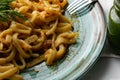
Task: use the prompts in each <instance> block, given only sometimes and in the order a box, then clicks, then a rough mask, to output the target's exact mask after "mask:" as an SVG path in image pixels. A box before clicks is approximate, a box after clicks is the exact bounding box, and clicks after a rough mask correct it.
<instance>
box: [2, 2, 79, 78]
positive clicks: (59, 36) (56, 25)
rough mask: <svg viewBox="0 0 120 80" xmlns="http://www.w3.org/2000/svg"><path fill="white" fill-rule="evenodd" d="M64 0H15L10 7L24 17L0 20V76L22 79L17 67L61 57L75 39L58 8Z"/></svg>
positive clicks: (51, 61)
mask: <svg viewBox="0 0 120 80" xmlns="http://www.w3.org/2000/svg"><path fill="white" fill-rule="evenodd" d="M66 4H67V0H15V1H13V2H12V3H11V7H12V8H13V9H14V10H16V11H18V12H20V13H22V14H23V15H24V16H25V17H26V18H27V19H28V20H26V21H24V20H21V19H20V18H18V17H15V20H14V21H13V20H10V21H8V22H7V23H6V22H0V80H3V79H11V80H22V79H23V78H22V76H21V75H19V72H20V70H23V69H25V68H29V67H32V66H34V65H36V64H39V63H41V62H42V61H45V62H46V64H47V65H52V64H54V61H56V60H58V59H61V58H62V57H63V56H64V55H65V53H66V49H67V47H68V46H69V45H70V44H73V43H75V42H76V40H75V36H76V34H77V33H76V32H72V23H71V21H70V20H69V19H68V18H66V17H65V16H64V15H63V14H62V12H63V8H64V7H65V5H66Z"/></svg>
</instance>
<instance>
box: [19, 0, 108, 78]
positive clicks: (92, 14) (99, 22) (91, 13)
mask: <svg viewBox="0 0 120 80" xmlns="http://www.w3.org/2000/svg"><path fill="white" fill-rule="evenodd" d="M72 1H73V0H69V3H71V2H72ZM66 16H68V17H69V18H71V19H72V20H75V21H74V22H75V23H74V31H77V32H78V33H79V36H80V37H77V38H76V39H77V43H76V44H73V45H71V46H70V47H69V49H68V52H67V55H66V56H65V57H64V59H61V60H60V61H58V62H57V63H56V64H55V65H53V66H47V65H46V64H45V62H43V63H41V64H39V65H36V66H34V67H32V68H29V69H26V70H24V71H23V72H22V73H21V74H22V75H23V76H24V79H25V80H75V79H77V78H78V77H79V78H81V77H82V76H83V74H84V73H85V72H86V71H88V70H89V69H90V68H91V66H92V65H93V64H94V63H95V61H96V59H97V58H98V56H99V55H100V52H101V50H102V48H103V45H104V42H105V39H106V25H105V19H104V14H103V11H102V8H101V6H100V4H99V3H98V2H97V3H95V4H94V5H93V6H92V7H91V8H90V6H89V7H86V9H85V10H84V11H83V13H81V12H79V11H78V12H76V15H75V16H74V17H72V16H70V15H68V14H67V12H66ZM35 70H37V71H38V72H36V71H35Z"/></svg>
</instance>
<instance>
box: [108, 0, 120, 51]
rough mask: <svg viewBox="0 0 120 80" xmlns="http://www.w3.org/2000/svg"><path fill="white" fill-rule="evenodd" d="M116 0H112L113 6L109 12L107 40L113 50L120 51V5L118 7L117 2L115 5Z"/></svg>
mask: <svg viewBox="0 0 120 80" xmlns="http://www.w3.org/2000/svg"><path fill="white" fill-rule="evenodd" d="M117 1H118V0H114V6H113V7H112V8H111V10H110V13H109V27H108V40H109V42H110V44H111V46H112V47H113V48H114V49H115V50H118V51H120V15H119V14H120V13H119V12H120V8H119V7H120V6H119V7H118V3H117V5H116V2H117ZM119 5H120V4H119ZM118 13H119V14H118Z"/></svg>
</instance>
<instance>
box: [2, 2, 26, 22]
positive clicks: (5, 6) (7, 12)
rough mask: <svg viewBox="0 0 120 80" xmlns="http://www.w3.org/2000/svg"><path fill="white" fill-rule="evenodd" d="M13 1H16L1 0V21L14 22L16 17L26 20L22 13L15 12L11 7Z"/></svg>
mask: <svg viewBox="0 0 120 80" xmlns="http://www.w3.org/2000/svg"><path fill="white" fill-rule="evenodd" d="M12 1H14V0H0V21H8V20H9V19H12V20H14V18H15V17H16V16H17V17H19V18H22V19H24V20H26V18H25V17H24V15H22V14H21V13H19V12H17V11H14V10H13V9H12V8H11V7H10V3H11V2H12Z"/></svg>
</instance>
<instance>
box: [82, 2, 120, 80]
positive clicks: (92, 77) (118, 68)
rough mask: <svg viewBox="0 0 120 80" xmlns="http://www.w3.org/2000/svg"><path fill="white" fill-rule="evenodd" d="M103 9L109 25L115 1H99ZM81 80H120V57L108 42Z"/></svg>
mask: <svg viewBox="0 0 120 80" xmlns="http://www.w3.org/2000/svg"><path fill="white" fill-rule="evenodd" d="M99 2H100V4H101V6H102V7H103V10H104V13H105V16H106V19H107V23H108V15H109V10H110V8H111V6H112V5H113V0H99ZM80 80H120V56H117V55H115V54H114V51H113V49H112V48H111V46H110V44H109V42H108V40H107V39H106V43H105V45H104V48H103V50H102V52H101V55H100V57H99V59H98V61H97V62H96V64H95V65H94V66H93V67H92V69H90V71H88V73H87V74H86V75H85V76H84V77H83V78H82V79H80Z"/></svg>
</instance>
